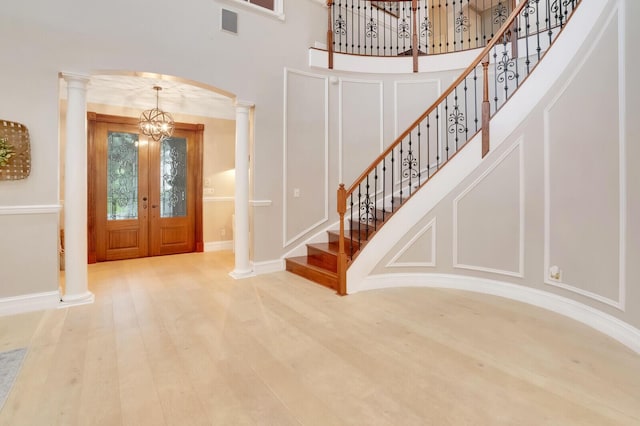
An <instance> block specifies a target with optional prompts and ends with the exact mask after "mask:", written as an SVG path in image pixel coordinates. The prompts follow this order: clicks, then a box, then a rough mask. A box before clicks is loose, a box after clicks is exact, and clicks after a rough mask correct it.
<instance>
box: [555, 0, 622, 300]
mask: <svg viewBox="0 0 640 426" xmlns="http://www.w3.org/2000/svg"><path fill="white" fill-rule="evenodd" d="M621 3H623V2H615V5H614V6H613V7H611V8H610V9H609V10H610V12H609V14H608V16H607V17H606V20H605V23H604V24H603V25H602V26H601V27H600V31H599V32H598V33H597V35H596V38H595V41H594V42H593V43H591V44H590V47H589V49H588V51H587V52H586V53H585V54H584V55H583V56H582V57H581V59H580V62H579V63H578V65H577V66H575V67H574V68H573V70H572V73H571V75H570V76H569V78H568V79H567V81H566V83H565V84H564V85H563V86H562V88H561V89H560V90H559V91H558V94H557V95H556V96H555V97H554V98H553V99H552V100H551V101H550V102H549V104H548V105H547V106H546V107H545V109H544V113H543V117H544V118H543V119H544V138H543V139H544V140H543V151H544V154H543V157H544V266H543V267H544V271H543V276H544V283H545V284H547V285H549V286H552V287H557V288H561V289H564V290H567V291H570V292H572V293H575V294H579V295H581V296H584V297H587V298H589V299H592V300H595V301H597V302H600V303H603V304H606V305H609V306H613V307H614V308H616V309H619V310H620V311H623V312H624V311H625V309H626V232H627V229H626V209H627V200H626V196H627V195H626V176H627V172H626V157H625V152H626V134H625V132H626V130H625V126H626V123H625V105H626V95H625V89H626V85H625V83H626V82H625V74H624V67H625V53H624V39H625V33H624V14H623V13H621V12H622V11H621V10H620V8H621V6H620V5H621ZM614 18H617V19H618V46H619V47H618V63H617V66H618V76H619V82H618V108H619V113H618V117H619V121H618V131H619V141H618V150H619V154H618V155H619V188H618V191H619V206H618V208H619V222H620V223H619V231H618V232H619V236H618V244H619V249H618V250H619V252H618V253H619V259H618V300H613V299H611V298H609V297H606V296H603V295H601V294H597V293H594V292H591V291H588V290H584V289H582V288H580V287H578V286H577V285H575V284H572V283H566V282H563V281H562V279H560V280H556V279H553V278H551V277H550V276H549V270H550V267H551V182H550V180H551V170H550V168H551V164H550V160H551V159H550V144H551V129H550V117H551V116H552V114H551V110H552V109H553V107H554V106H555V104H556V103H557V102H558V101H559V100H560V99H561V98H562V96H563V95H564V93H565V92H566V91H567V90H568V89H569V87H570V86H571V84H572V83H573V81H574V80H575V78H576V77H577V76H578V74H579V73H580V72H581V71H582V70H583V69H584V67H585V65H586V62H587V60H588V59H589V58H590V57H591V55H592V54H593V52H594V50H595V48H596V46H597V45H598V44H599V42H600V41H601V40H602V37H603V36H604V32H605V31H606V29H607V28H608V26H609V25H610V24H611V23H612V22H613V20H614Z"/></svg>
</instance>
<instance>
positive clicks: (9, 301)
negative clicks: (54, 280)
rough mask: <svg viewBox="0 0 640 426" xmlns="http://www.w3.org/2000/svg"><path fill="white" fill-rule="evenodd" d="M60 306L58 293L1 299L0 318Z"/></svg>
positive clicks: (49, 292) (50, 292) (51, 292)
mask: <svg viewBox="0 0 640 426" xmlns="http://www.w3.org/2000/svg"><path fill="white" fill-rule="evenodd" d="M59 304H60V292H58V291H48V292H45V293H32V294H25V295H22V296H14V297H5V298H2V299H0V316H4V315H15V314H21V313H24V312H32V311H41V310H45V309H56V308H57V307H58V305H59Z"/></svg>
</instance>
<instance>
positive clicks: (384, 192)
mask: <svg viewBox="0 0 640 426" xmlns="http://www.w3.org/2000/svg"><path fill="white" fill-rule="evenodd" d="M386 195H387V157H383V158H382V221H383V222H384V221H385V220H386V218H385V214H386V212H387V211H386V206H385V204H384V202H385V200H386V199H387V198H386Z"/></svg>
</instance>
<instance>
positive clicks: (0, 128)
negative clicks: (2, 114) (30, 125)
mask: <svg viewBox="0 0 640 426" xmlns="http://www.w3.org/2000/svg"><path fill="white" fill-rule="evenodd" d="M0 138H2V139H5V140H6V141H7V143H8V144H9V145H10V146H11V148H12V150H13V152H14V154H13V156H12V157H11V158H10V159H9V161H8V162H7V164H6V165H4V166H0V180H18V179H24V178H26V177H27V176H29V173H31V144H30V143H29V131H28V130H27V128H26V127H25V126H24V125H22V124H20V123H16V122H13V121H4V120H0Z"/></svg>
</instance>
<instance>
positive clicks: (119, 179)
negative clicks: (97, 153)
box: [107, 131, 138, 220]
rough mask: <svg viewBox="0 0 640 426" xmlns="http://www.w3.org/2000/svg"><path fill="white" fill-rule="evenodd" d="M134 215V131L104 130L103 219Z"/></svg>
mask: <svg viewBox="0 0 640 426" xmlns="http://www.w3.org/2000/svg"><path fill="white" fill-rule="evenodd" d="M137 218H138V135H137V134H135V133H125V132H111V131H110V132H108V137H107V220H128V219H137Z"/></svg>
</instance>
